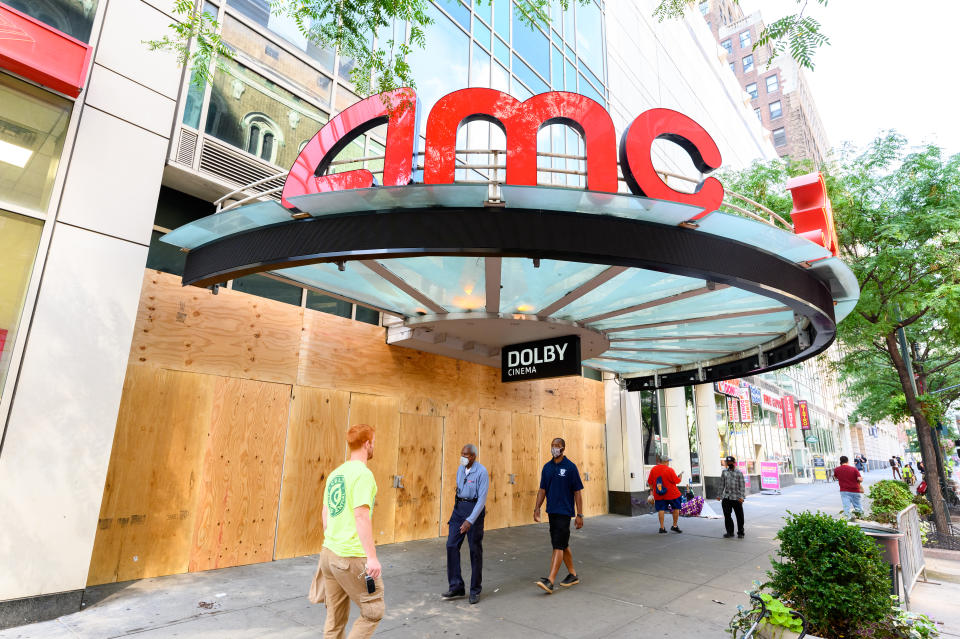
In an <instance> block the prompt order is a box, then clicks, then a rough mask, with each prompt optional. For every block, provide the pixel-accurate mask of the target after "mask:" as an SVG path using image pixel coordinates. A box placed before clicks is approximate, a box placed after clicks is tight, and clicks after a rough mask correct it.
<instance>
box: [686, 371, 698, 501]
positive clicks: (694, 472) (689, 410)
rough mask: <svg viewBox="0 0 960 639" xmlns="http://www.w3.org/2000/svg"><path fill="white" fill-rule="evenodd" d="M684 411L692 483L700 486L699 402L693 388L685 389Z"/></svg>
mask: <svg viewBox="0 0 960 639" xmlns="http://www.w3.org/2000/svg"><path fill="white" fill-rule="evenodd" d="M683 398H684V409H685V413H686V418H687V447H688V450H689V451H690V481H691V483H694V484H699V483H700V481H701V479H700V475H701V473H700V431H699V429H698V427H697V400H696V397H695V395H694V389H693V387H692V386H687V387H685V388H684V389H683Z"/></svg>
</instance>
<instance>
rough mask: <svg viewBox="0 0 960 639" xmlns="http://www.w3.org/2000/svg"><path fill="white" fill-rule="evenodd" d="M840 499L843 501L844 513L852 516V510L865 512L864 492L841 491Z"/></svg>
mask: <svg viewBox="0 0 960 639" xmlns="http://www.w3.org/2000/svg"><path fill="white" fill-rule="evenodd" d="M840 501H842V502H843V513H844V514H845V515H846V516H847V517H850V511H851V510H854V511H856V512H858V513H862V512H863V493H848V492H845V491H842V490H841V491H840Z"/></svg>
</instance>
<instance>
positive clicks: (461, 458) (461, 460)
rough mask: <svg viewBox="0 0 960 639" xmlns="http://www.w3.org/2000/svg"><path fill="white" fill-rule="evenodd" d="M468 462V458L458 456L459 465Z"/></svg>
mask: <svg viewBox="0 0 960 639" xmlns="http://www.w3.org/2000/svg"><path fill="white" fill-rule="evenodd" d="M469 463H470V460H469V459H467V458H466V457H460V465H461V466H466V465H467V464H469Z"/></svg>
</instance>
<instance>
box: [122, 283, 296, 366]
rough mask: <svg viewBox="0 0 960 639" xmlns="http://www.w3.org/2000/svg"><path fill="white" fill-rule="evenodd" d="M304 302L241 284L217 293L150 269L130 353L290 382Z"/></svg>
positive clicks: (146, 360) (136, 359) (138, 360)
mask: <svg viewBox="0 0 960 639" xmlns="http://www.w3.org/2000/svg"><path fill="white" fill-rule="evenodd" d="M302 313H303V311H302V309H300V308H299V307H296V306H291V305H290V304H284V303H282V302H275V301H273V300H268V299H265V298H262V297H257V296H254V295H248V294H246V293H241V292H239V291H230V290H226V289H220V292H219V294H218V295H213V294H212V293H211V292H210V291H208V290H205V289H200V288H196V287H193V286H187V287H184V286H182V284H181V281H180V278H179V277H177V276H175V275H170V274H169V273H160V272H158V271H147V272H146V274H145V276H144V284H143V292H142V294H141V296H140V306H139V308H138V309H137V322H136V328H135V331H134V338H133V344H132V346H131V353H130V359H131V361H132V362H133V363H135V364H146V365H149V366H155V367H162V368H170V369H174V370H183V371H191V372H198V373H209V374H213V375H222V376H228V377H242V378H246V379H259V380H265V381H272V382H284V383H288V384H290V383H293V382H294V381H295V380H296V376H297V365H298V357H299V356H298V350H299V346H300V333H301V330H300V329H301V324H302Z"/></svg>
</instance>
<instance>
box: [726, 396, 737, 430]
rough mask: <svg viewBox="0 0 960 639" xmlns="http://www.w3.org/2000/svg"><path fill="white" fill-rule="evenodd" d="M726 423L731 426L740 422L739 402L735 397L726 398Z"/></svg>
mask: <svg viewBox="0 0 960 639" xmlns="http://www.w3.org/2000/svg"><path fill="white" fill-rule="evenodd" d="M727 421H729V422H730V423H731V424H732V423H734V422H739V421H740V400H739V399H737V398H735V397H728V398H727Z"/></svg>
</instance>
